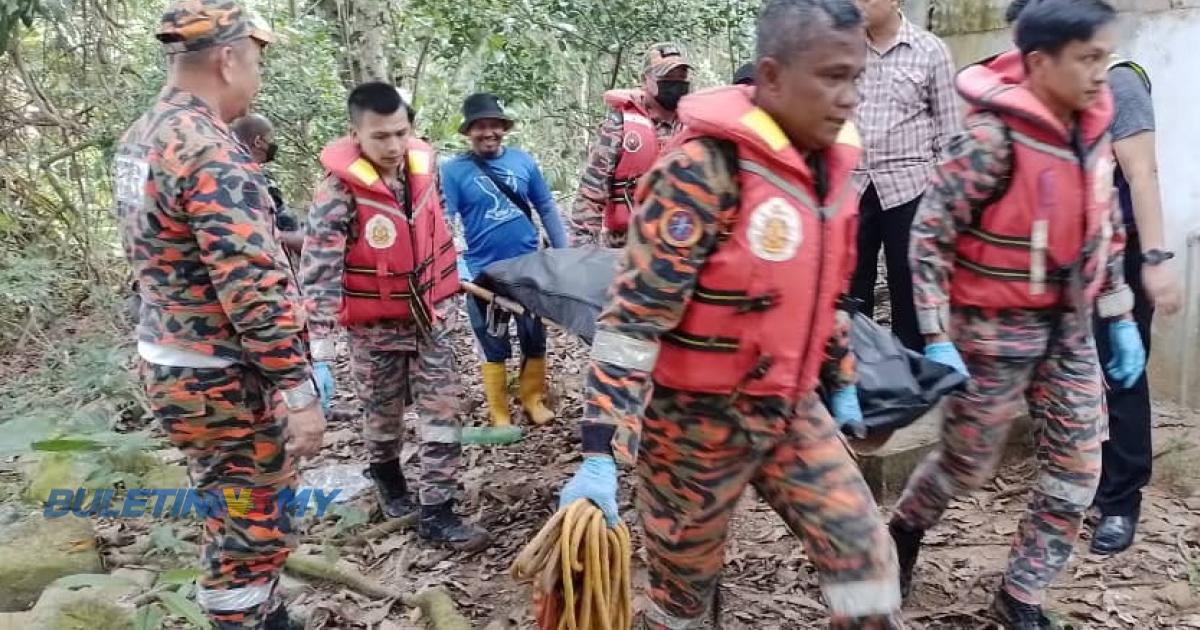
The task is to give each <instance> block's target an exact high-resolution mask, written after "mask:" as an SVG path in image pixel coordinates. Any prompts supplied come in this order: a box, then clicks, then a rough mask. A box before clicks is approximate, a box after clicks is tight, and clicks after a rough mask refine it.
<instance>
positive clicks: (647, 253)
mask: <svg viewBox="0 0 1200 630" xmlns="http://www.w3.org/2000/svg"><path fill="white" fill-rule="evenodd" d="M865 62H866V48H865V45H864V43H863V35H862V17H861V15H860V14H859V12H858V9H857V8H856V7H855V5H854V3H853V2H852V0H771V1H770V2H767V3H766V5H765V6H764V8H763V9H762V13H761V15H760V16H759V19H758V61H757V68H756V78H757V87H746V86H731V87H724V88H716V89H714V90H709V91H706V92H702V93H699V94H694V95H692V96H689V97H687V98H685V99H683V101H682V103H681V104H680V108H679V113H680V118H681V121H682V123H683V125H684V129H683V131H682V133H681V136H680V139H679V144H678V145H677V146H675V147H673V148H672V149H671V150H670V151H669V152H668V153H666V154H665V155H664V156H663V158H662V159H661V160H660V161H659V162H658V163H657V164H656V165H655V167H654V168H653V169H652V170H651V171H650V172H649V173H648V174H647V176H646V178H645V181H644V182H643V183H642V184H641V186H640V188H639V191H638V200H639V201H640V205H639V206H638V210H637V212H636V213H635V214H634V216H633V220H632V223H631V224H630V228H631V229H630V232H629V234H630V241H629V243H628V245H627V246H626V250H625V254H624V257H623V260H622V263H621V266H620V269H619V271H618V275H617V279H616V280H615V281H614V284H613V287H612V289H611V301H610V303H609V305H608V306H607V307H606V308H605V310H604V312H603V313H602V314H601V316H600V319H599V321H598V325H597V332H596V336H595V339H594V343H593V347H592V362H591V366H590V369H589V371H588V377H587V388H586V395H585V396H586V408H585V414H584V419H583V427H582V440H583V451H584V462H583V464H582V465H581V467H580V469H579V470H578V472H577V473H576V474H575V476H574V478H573V479H572V480H571V481H570V482H569V483H568V484H567V486H566V487H565V488H564V489H563V493H562V497H561V502H562V504H563V505H569V504H570V503H571V502H573V501H575V500H577V499H579V498H587V499H590V500H592V501H593V502H595V503H596V504H597V505H598V506H600V507H601V509H602V510H603V511H604V513H605V516H606V518H607V520H608V522H609V524H610V525H615V523H616V522H617V520H618V515H617V511H618V507H617V497H616V494H617V473H616V459H619V460H621V461H622V462H624V463H627V464H631V465H634V466H635V467H636V471H637V476H638V480H639V486H638V491H637V507H638V514H639V517H640V519H641V522H642V525H643V527H644V529H645V534H646V538H645V542H646V549H647V561H648V565H649V573H650V593H649V596H650V601H651V604H650V606H649V608H648V609H647V610H646V611H645V613H644V615H643V617H642V619H641V623H642V624H643V627H645V628H652V629H655V630H667V629H671V630H681V629H688V628H703V627H706V624H707V623H708V619H709V617H713V618H716V617H717V615H718V613H719V611H718V609H717V608H718V607H717V606H716V603H715V596H716V592H717V582H718V578H719V575H720V572H721V566H722V563H723V560H724V547H725V539H726V536H727V534H728V528H729V522H730V518H731V517H732V515H733V512H734V508H735V506H736V504H737V501H738V498H739V497H740V496H741V494H742V492H743V491H744V490H745V488H746V487H747V486H748V485H752V486H754V488H755V489H756V491H757V493H758V495H759V496H760V497H762V498H763V499H764V500H765V501H767V502H768V503H769V504H770V505H771V506H772V507H773V508H774V509H775V511H776V512H777V513H778V514H779V515H780V516H781V517H782V518H783V519H784V521H785V522H786V523H787V525H788V527H789V528H790V529H791V530H792V531H793V532H794V533H795V534H796V535H798V536H799V537H801V538H802V539H803V541H804V544H805V550H806V552H807V554H808V557H809V559H810V560H811V561H812V562H813V564H814V565H815V566H816V568H817V570H818V572H819V573H820V577H821V585H822V592H823V594H824V596H825V601H826V604H827V605H828V607H829V610H830V613H831V626H832V627H834V628H900V627H902V621H901V618H900V616H899V612H898V611H899V608H900V592H899V584H898V580H897V577H898V576H897V564H896V557H895V553H894V549H893V546H892V545H891V543H890V541H889V539H888V534H887V529H886V528H885V527H884V524H883V521H882V519H881V518H880V516H879V514H878V512H877V509H876V506H875V503H874V500H873V499H872V497H871V493H870V491H869V489H868V488H867V485H866V483H865V482H864V481H863V478H862V476H861V474H860V472H859V470H858V468H857V467H856V466H855V464H854V461H853V459H852V458H851V455H850V453H849V451H848V448H847V446H846V443H845V440H844V438H842V436H841V433H840V432H839V428H840V427H843V426H845V425H847V424H857V423H861V422H862V412H861V410H860V408H859V405H858V398H857V390H856V388H855V385H854V383H855V376H854V364H853V358H852V355H851V354H850V353H849V352H848V341H847V340H848V335H847V331H848V329H849V325H850V324H849V322H850V317H849V312H850V311H852V310H853V305H851V304H847V303H845V302H843V301H842V298H843V297H844V294H845V292H846V291H847V290H848V288H849V282H850V275H851V273H852V272H853V269H854V255H855V253H854V249H855V248H854V243H855V238H856V231H855V230H856V222H857V204H858V199H857V195H856V194H855V193H854V187H853V185H852V184H851V182H850V173H851V170H852V169H853V167H854V165H855V164H856V163H857V161H858V159H859V156H860V155H861V148H860V145H859V141H858V134H857V132H856V131H855V129H854V126H853V125H852V124H851V123H849V122H847V121H848V120H849V119H850V117H851V116H852V115H853V112H854V108H855V106H856V104H857V100H858V97H857V91H856V89H855V83H854V80H855V77H857V76H858V74H859V73H860V72H861V71H862V69H863V67H864V64H865ZM818 381H824V382H825V384H826V385H828V386H830V388H831V389H832V391H833V394H832V397H831V408H832V409H831V410H832V412H833V413H832V415H831V414H830V411H829V410H826V408H825V407H824V405H823V404H822V402H821V400H820V398H819V397H818V394H817V392H816V388H817V386H818ZM614 454H615V458H614Z"/></svg>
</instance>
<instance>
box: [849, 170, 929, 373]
mask: <svg viewBox="0 0 1200 630" xmlns="http://www.w3.org/2000/svg"><path fill="white" fill-rule="evenodd" d="M920 204H921V198H920V197H917V198H916V199H913V200H912V201H909V202H907V203H903V204H901V205H898V206H896V207H895V208H887V209H884V208H883V206H882V204H881V203H880V201H879V193H878V192H877V191H876V190H875V185H874V184H871V185H869V186H867V189H866V190H865V191H863V196H862V202H861V203H860V205H859V207H858V264H857V266H856V268H855V270H854V281H853V282H852V283H851V285H850V295H851V296H852V297H854V298H855V299H857V300H858V301H859V302H860V303H861V304H862V307H861V310H862V312H863V313H864V314H865V315H866V316H867V317H872V318H873V317H875V280H876V278H877V277H878V275H879V273H878V261H879V248H880V247H882V248H883V254H884V258H885V260H886V262H887V284H888V294H889V295H890V296H891V302H892V332H893V333H895V334H896V336H897V337H899V338H900V341H901V342H902V343H903V344H904V345H905V346H908V347H909V348H912V349H913V350H916V351H918V352H920V351H921V349H922V348H924V347H925V340H924V339H922V338H921V331H920V329H919V328H918V327H917V312H916V309H915V308H914V307H913V286H912V269H911V268H910V267H909V263H908V234H909V231H910V230H911V229H912V222H913V215H915V214H916V213H917V206H919V205H920Z"/></svg>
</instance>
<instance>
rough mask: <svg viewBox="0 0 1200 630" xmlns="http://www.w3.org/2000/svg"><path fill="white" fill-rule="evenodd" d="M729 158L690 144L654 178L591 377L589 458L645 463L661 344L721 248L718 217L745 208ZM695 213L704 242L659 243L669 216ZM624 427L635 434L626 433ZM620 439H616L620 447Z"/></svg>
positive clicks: (601, 323)
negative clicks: (642, 442) (641, 449)
mask: <svg viewBox="0 0 1200 630" xmlns="http://www.w3.org/2000/svg"><path fill="white" fill-rule="evenodd" d="M731 167H732V165H731V164H730V163H729V158H728V156H727V155H726V153H725V152H723V151H722V150H721V149H720V148H719V147H718V145H716V143H715V142H713V141H709V140H698V141H692V142H688V143H686V144H684V145H683V146H682V147H680V148H679V149H678V150H676V151H674V152H673V153H671V154H670V155H669V156H668V157H666V158H664V159H663V160H662V161H661V162H660V163H659V164H658V165H657V166H656V167H655V168H654V169H653V170H651V171H650V173H649V174H647V178H648V180H647V184H646V186H645V187H644V188H643V190H644V191H645V195H646V197H645V199H644V200H643V201H642V203H641V208H640V210H639V211H638V212H636V213H635V215H634V217H633V221H632V223H631V229H630V235H631V239H630V241H629V244H628V246H627V247H626V249H625V253H624V256H623V258H622V261H621V265H620V268H619V269H618V272H617V276H616V278H615V280H614V281H613V286H612V288H610V289H609V295H610V300H609V303H608V306H607V307H606V308H605V309H604V311H603V312H602V313H601V315H600V319H599V320H598V322H597V326H596V338H595V341H594V343H593V344H592V361H591V365H590V366H589V368H588V372H587V382H586V390H585V394H584V399H585V405H584V417H583V421H582V423H583V426H582V436H583V451H584V454H585V455H609V454H612V453H613V451H614V449H615V451H616V456H617V457H618V458H619V459H621V460H624V461H626V462H627V463H631V462H632V461H633V460H634V459H636V456H637V444H638V439H639V431H640V425H641V421H640V416H641V413H642V410H643V409H644V407H645V405H646V403H647V402H648V400H649V396H650V387H651V382H650V373H651V371H652V370H653V368H654V363H655V360H656V358H657V355H658V348H659V339H660V337H661V336H662V335H663V334H664V333H666V332H668V331H670V330H672V329H673V328H675V327H676V326H677V325H678V324H679V322H680V321H681V319H682V318H683V315H684V311H686V309H687V306H688V302H689V301H690V299H691V296H692V292H693V291H694V289H695V285H696V278H697V275H698V274H699V271H700V269H701V267H703V266H704V262H705V261H706V260H707V259H708V256H709V255H710V254H711V253H712V251H713V249H714V248H715V246H716V243H717V233H718V225H719V222H718V217H719V216H721V215H723V214H725V213H729V212H733V211H734V210H735V209H736V207H737V187H736V184H735V183H734V181H733V178H732V177H731V172H732V171H731ZM680 211H683V212H688V213H690V214H691V215H692V216H693V218H694V220H695V221H696V224H697V229H700V230H701V236H700V238H699V240H697V241H696V243H695V244H694V245H692V246H690V247H676V246H674V245H671V244H670V243H667V242H666V241H664V240H663V239H662V238H660V235H659V225H660V222H661V220H662V217H663V216H664V215H667V214H669V213H677V212H680ZM621 427H625V428H626V429H629V428H631V427H632V429H631V430H629V431H628V434H626V431H623V430H622V429H621ZM614 436H615V437H616V439H615V440H614Z"/></svg>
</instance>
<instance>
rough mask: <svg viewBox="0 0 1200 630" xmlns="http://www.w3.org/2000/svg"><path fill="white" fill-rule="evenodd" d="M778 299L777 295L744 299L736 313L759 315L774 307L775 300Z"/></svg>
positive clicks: (770, 294) (769, 294)
mask: <svg viewBox="0 0 1200 630" xmlns="http://www.w3.org/2000/svg"><path fill="white" fill-rule="evenodd" d="M778 297H779V294H778V293H775V292H772V293H765V294H763V295H756V296H753V297H749V298H746V300H744V301H743V302H742V303H741V304H738V307H737V312H738V313H761V312H763V311H765V310H768V309H770V308H771V307H773V306H775V300H776V299H777V298H778Z"/></svg>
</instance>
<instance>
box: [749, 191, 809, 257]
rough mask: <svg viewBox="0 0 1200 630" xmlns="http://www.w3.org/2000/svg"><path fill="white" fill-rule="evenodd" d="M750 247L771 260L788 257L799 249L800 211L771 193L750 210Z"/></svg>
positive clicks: (800, 235) (800, 236) (758, 254)
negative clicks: (771, 195) (770, 195)
mask: <svg viewBox="0 0 1200 630" xmlns="http://www.w3.org/2000/svg"><path fill="white" fill-rule="evenodd" d="M748 236H749V238H750V251H752V252H754V255H755V256H758V257H759V258H761V259H763V260H769V261H771V262H783V261H785V260H791V259H792V258H793V257H795V256H796V251H797V250H799V249H800V241H801V240H803V235H802V234H801V231H800V211H799V210H797V209H796V207H795V206H793V205H792V204H790V203H788V202H787V201H785V200H784V199H782V198H779V197H772V198H770V199H768V200H766V201H764V202H762V203H761V204H759V205H758V207H756V208H755V209H754V210H753V211H751V214H750V229H749V234H748Z"/></svg>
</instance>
